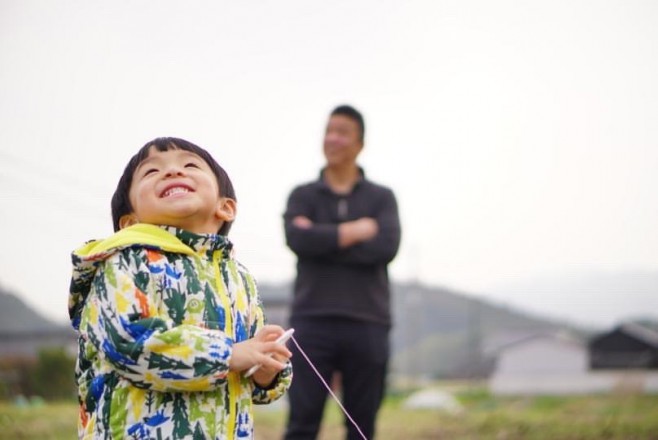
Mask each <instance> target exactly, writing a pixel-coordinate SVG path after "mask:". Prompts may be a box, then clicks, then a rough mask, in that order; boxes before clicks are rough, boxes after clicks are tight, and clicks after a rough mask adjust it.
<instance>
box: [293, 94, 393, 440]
mask: <svg viewBox="0 0 658 440" xmlns="http://www.w3.org/2000/svg"><path fill="white" fill-rule="evenodd" d="M364 134H365V124H364V121H363V117H362V116H361V114H360V113H359V112H358V111H357V110H356V109H354V108H353V107H350V106H347V105H343V106H339V107H337V108H336V109H334V110H333V111H332V112H331V115H330V117H329V122H328V123H327V128H326V132H325V136H324V156H325V158H326V166H325V167H324V168H323V169H322V170H321V172H320V178H319V179H318V180H316V181H313V182H310V183H306V184H303V185H300V186H298V187H296V188H295V189H294V190H293V191H292V193H291V194H290V197H289V199H288V205H287V209H286V212H285V214H284V223H285V233H286V240H287V244H288V246H289V247H290V249H291V250H292V251H293V252H294V253H295V254H296V255H297V279H296V282H295V292H294V300H293V305H292V312H291V318H290V326H291V327H294V328H295V338H296V340H297V341H298V342H299V344H300V346H301V347H302V349H303V350H304V351H305V352H306V354H307V355H308V356H309V358H310V359H311V361H312V362H313V363H314V365H315V366H316V367H317V368H318V371H319V372H320V374H321V375H322V377H323V378H324V379H325V381H327V382H330V380H331V378H332V376H333V374H334V373H337V372H338V373H340V377H341V382H342V396H343V403H344V406H345V409H346V411H347V412H348V414H350V415H351V417H352V418H353V419H354V421H355V422H356V424H357V425H358V426H359V428H360V430H361V431H362V432H363V434H364V435H365V436H366V437H367V438H368V439H372V438H373V437H374V433H375V421H376V415H377V411H378V409H379V406H380V403H381V401H382V397H383V395H384V386H385V379H386V371H387V363H388V357H389V330H390V328H391V314H390V289H389V280H388V271H387V265H388V263H390V262H391V260H393V258H394V257H395V255H396V253H397V250H398V246H399V243H400V221H399V218H398V209H397V202H396V200H395V196H394V194H393V192H392V191H391V190H390V189H388V188H386V187H384V186H381V185H377V184H375V183H373V182H371V181H369V180H368V179H366V177H365V173H364V171H363V169H362V168H361V167H359V166H358V165H357V157H358V155H359V153H360V152H361V150H362V149H363V145H364ZM295 351H296V350H295V349H293V352H295ZM292 361H293V368H294V371H295V378H294V380H293V384H292V387H291V389H290V391H289V398H290V414H289V419H288V426H287V431H286V437H285V438H286V439H287V440H296V439H314V438H315V437H316V436H317V433H318V429H319V425H320V421H321V419H322V412H323V409H324V404H325V400H326V396H327V391H326V389H325V388H324V386H323V385H322V383H321V381H320V380H319V378H317V377H316V376H315V373H314V372H313V371H312V370H311V368H310V366H309V365H308V364H307V363H306V361H305V360H304V358H303V357H302V356H301V355H300V354H299V353H296V354H295V355H294V356H293V357H292ZM346 424H347V438H348V439H361V438H362V436H361V434H360V433H359V432H358V431H359V430H357V429H356V428H355V427H354V426H353V425H352V424H351V423H348V422H346Z"/></svg>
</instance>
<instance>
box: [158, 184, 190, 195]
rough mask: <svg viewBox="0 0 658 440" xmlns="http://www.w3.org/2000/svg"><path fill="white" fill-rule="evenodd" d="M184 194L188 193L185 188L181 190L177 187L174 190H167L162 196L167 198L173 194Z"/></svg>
mask: <svg viewBox="0 0 658 440" xmlns="http://www.w3.org/2000/svg"><path fill="white" fill-rule="evenodd" d="M186 192H189V191H188V189H187V188H182V187H180V186H177V187H174V188H171V189H169V190H167V192H165V193H164V196H165V197H168V196H171V195H173V194H178V193H186Z"/></svg>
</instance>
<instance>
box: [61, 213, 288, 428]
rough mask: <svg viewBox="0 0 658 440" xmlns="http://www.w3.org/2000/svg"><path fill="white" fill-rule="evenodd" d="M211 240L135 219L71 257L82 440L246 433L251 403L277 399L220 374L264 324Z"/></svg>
mask: <svg viewBox="0 0 658 440" xmlns="http://www.w3.org/2000/svg"><path fill="white" fill-rule="evenodd" d="M231 247H232V245H231V243H230V242H229V241H228V240H227V239H226V237H223V236H221V235H212V234H211V235H197V234H193V233H190V232H187V231H183V230H180V229H176V228H173V227H166V226H163V227H157V226H152V225H145V224H138V225H134V226H131V227H129V228H126V229H123V230H121V231H119V232H118V233H116V234H114V235H113V236H111V237H110V238H108V239H106V240H102V241H93V242H89V243H87V244H86V245H85V246H83V247H82V248H80V249H78V250H76V251H75V252H73V255H72V258H73V277H72V280H71V291H70V297H69V314H70V316H71V322H72V325H73V327H74V328H76V329H77V330H78V332H79V353H78V362H77V366H76V378H77V384H78V398H79V402H80V417H79V420H78V433H79V437H80V438H81V439H99V438H102V439H122V440H123V439H163V440H164V439H170V440H174V439H233V438H252V436H253V419H252V407H251V405H252V402H253V403H256V404H261V403H269V402H271V401H273V400H276V399H277V398H279V397H281V396H282V395H283V393H284V392H285V391H286V390H287V388H288V387H289V385H290V382H291V380H292V369H291V367H290V366H289V365H288V367H287V368H286V369H285V370H283V371H282V372H281V373H279V375H278V376H277V378H276V379H275V381H274V383H273V384H272V385H271V386H270V387H269V388H268V389H263V388H260V387H259V386H257V385H256V384H255V383H254V382H253V381H252V380H251V379H248V378H245V377H244V376H243V375H241V374H239V373H236V372H230V371H229V368H228V364H229V359H230V357H231V353H232V345H233V344H234V343H237V342H240V341H244V340H245V339H248V338H251V337H253V336H254V334H255V333H256V332H257V331H258V330H259V328H261V327H262V326H263V325H264V316H263V310H262V307H261V303H260V299H259V297H258V293H257V290H256V285H255V282H254V279H253V278H252V276H251V275H250V274H249V273H248V272H247V270H246V269H245V268H244V267H243V266H242V265H240V264H239V263H238V262H237V261H235V260H234V259H233V258H232V257H231V255H230V250H231Z"/></svg>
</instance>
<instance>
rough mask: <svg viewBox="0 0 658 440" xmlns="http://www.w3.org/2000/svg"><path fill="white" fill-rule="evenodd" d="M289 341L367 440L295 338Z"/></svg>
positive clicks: (364, 439)
mask: <svg viewBox="0 0 658 440" xmlns="http://www.w3.org/2000/svg"><path fill="white" fill-rule="evenodd" d="M290 339H292V342H293V343H294V344H295V346H296V347H297V350H299V352H300V353H301V354H302V356H303V357H304V359H306V362H307V363H308V364H309V365H310V366H311V369H312V370H313V372H314V373H315V375H316V376H318V378H319V379H320V381H321V382H322V384H323V385H324V387H325V388H326V389H327V391H329V394H330V395H331V397H333V399H334V400H335V401H336V403H337V404H338V406H339V407H340V409H341V410H342V411H343V414H345V417H347V419H348V420H349V421H350V422H352V425H354V427H355V428H356V430H357V431H359V434H360V435H361V438H363V440H368V438H367V437H366V436H365V435H364V434H363V432H362V431H361V428H359V425H357V424H356V422H355V421H354V419H353V418H352V416H350V415H349V413H348V412H347V410H346V409H345V407H344V406H343V404H342V403H340V399H338V397H337V396H336V395H335V394H334V392H333V391H331V387H330V386H329V384H327V382H326V381H325V380H324V378H323V377H322V375H321V374H320V372H319V371H318V369H317V368H315V365H313V362H311V360H310V359H309V358H308V356H307V355H306V353H304V350H302V347H300V346H299V343H298V342H297V340H296V339H295V337H294V336H291V337H290Z"/></svg>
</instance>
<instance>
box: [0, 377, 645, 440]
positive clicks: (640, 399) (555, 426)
mask: <svg viewBox="0 0 658 440" xmlns="http://www.w3.org/2000/svg"><path fill="white" fill-rule="evenodd" d="M456 395H457V397H458V399H459V401H460V403H461V404H462V405H463V407H464V411H463V412H462V413H461V414H458V415H450V414H447V413H443V412H440V411H438V410H408V409H405V408H404V407H403V405H402V402H403V400H404V397H405V395H404V394H399V395H395V396H389V397H388V398H387V399H386V402H385V403H384V406H383V408H382V411H381V413H380V417H379V422H378V436H377V438H378V440H400V439H419V440H421V439H428V440H429V439H496V440H509V439H569V440H572V439H573V440H576V439H591V440H594V439H596V440H599V439H624V440H628V439H658V395H650V396H648V395H600V396H587V397H549V396H543V397H542V396H538V397H513V398H512V397H507V398H499V397H494V396H491V395H489V394H488V393H487V392H485V391H483V390H480V389H462V390H461V391H459V392H457V394H456ZM76 412H77V408H76V406H75V405H74V404H73V403H70V402H62V403H51V404H43V403H38V404H35V405H20V406H19V405H15V404H12V403H7V402H4V403H0V440H9V439H12V440H18V439H40V440H49V439H50V440H60V439H61V440H64V439H66V440H70V439H72V438H75V420H76ZM285 413H286V411H285V409H284V408H282V407H280V406H279V407H275V408H269V409H268V408H259V409H258V410H257V412H256V439H259V440H274V439H280V438H281V434H282V432H283V426H284V421H285V415H286V414H285ZM343 437H344V428H343V426H342V418H341V416H340V412H339V409H338V408H337V406H335V405H333V404H332V405H329V406H328V407H327V415H326V418H325V423H324V426H323V429H322V432H321V435H320V439H321V440H333V439H342V438H343Z"/></svg>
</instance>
